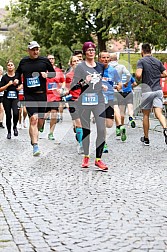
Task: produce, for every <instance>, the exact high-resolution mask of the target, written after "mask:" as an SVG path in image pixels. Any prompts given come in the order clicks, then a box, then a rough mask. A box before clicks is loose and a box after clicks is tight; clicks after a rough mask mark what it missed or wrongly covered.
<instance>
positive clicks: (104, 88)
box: [102, 84, 108, 92]
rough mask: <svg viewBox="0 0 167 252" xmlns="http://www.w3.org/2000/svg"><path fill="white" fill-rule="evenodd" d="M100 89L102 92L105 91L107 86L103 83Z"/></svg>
mask: <svg viewBox="0 0 167 252" xmlns="http://www.w3.org/2000/svg"><path fill="white" fill-rule="evenodd" d="M102 89H103V90H104V92H106V91H107V90H108V87H107V86H106V85H104V84H102Z"/></svg>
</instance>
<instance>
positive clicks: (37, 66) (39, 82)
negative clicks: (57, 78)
mask: <svg viewBox="0 0 167 252" xmlns="http://www.w3.org/2000/svg"><path fill="white" fill-rule="evenodd" d="M41 72H52V73H53V74H54V75H55V71H54V68H53V66H52V64H51V63H50V61H49V60H48V59H47V58H46V57H42V56H39V57H38V58H36V59H31V58H30V57H29V56H27V57H24V58H23V59H22V60H21V61H20V63H19V66H18V68H17V70H16V76H17V79H20V78H21V74H23V89H24V95H25V97H26V95H31V94H34V93H36V92H39V91H41V92H44V93H46V78H43V77H42V75H41Z"/></svg>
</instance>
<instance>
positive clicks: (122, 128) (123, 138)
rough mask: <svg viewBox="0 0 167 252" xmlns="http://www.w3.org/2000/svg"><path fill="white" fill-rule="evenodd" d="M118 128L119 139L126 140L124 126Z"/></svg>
mask: <svg viewBox="0 0 167 252" xmlns="http://www.w3.org/2000/svg"><path fill="white" fill-rule="evenodd" d="M120 130H121V140H122V142H124V141H126V129H125V127H124V126H121V127H120Z"/></svg>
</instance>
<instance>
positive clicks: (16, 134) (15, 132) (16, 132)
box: [13, 128, 18, 136]
mask: <svg viewBox="0 0 167 252" xmlns="http://www.w3.org/2000/svg"><path fill="white" fill-rule="evenodd" d="M13 132H14V136H18V130H17V128H15V129H13Z"/></svg>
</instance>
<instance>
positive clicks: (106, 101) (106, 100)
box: [103, 94, 108, 104]
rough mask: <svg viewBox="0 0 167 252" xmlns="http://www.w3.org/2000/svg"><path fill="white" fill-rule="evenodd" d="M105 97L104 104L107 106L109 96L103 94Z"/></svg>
mask: <svg viewBox="0 0 167 252" xmlns="http://www.w3.org/2000/svg"><path fill="white" fill-rule="evenodd" d="M103 96H104V103H105V104H108V96H107V95H105V94H103Z"/></svg>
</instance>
